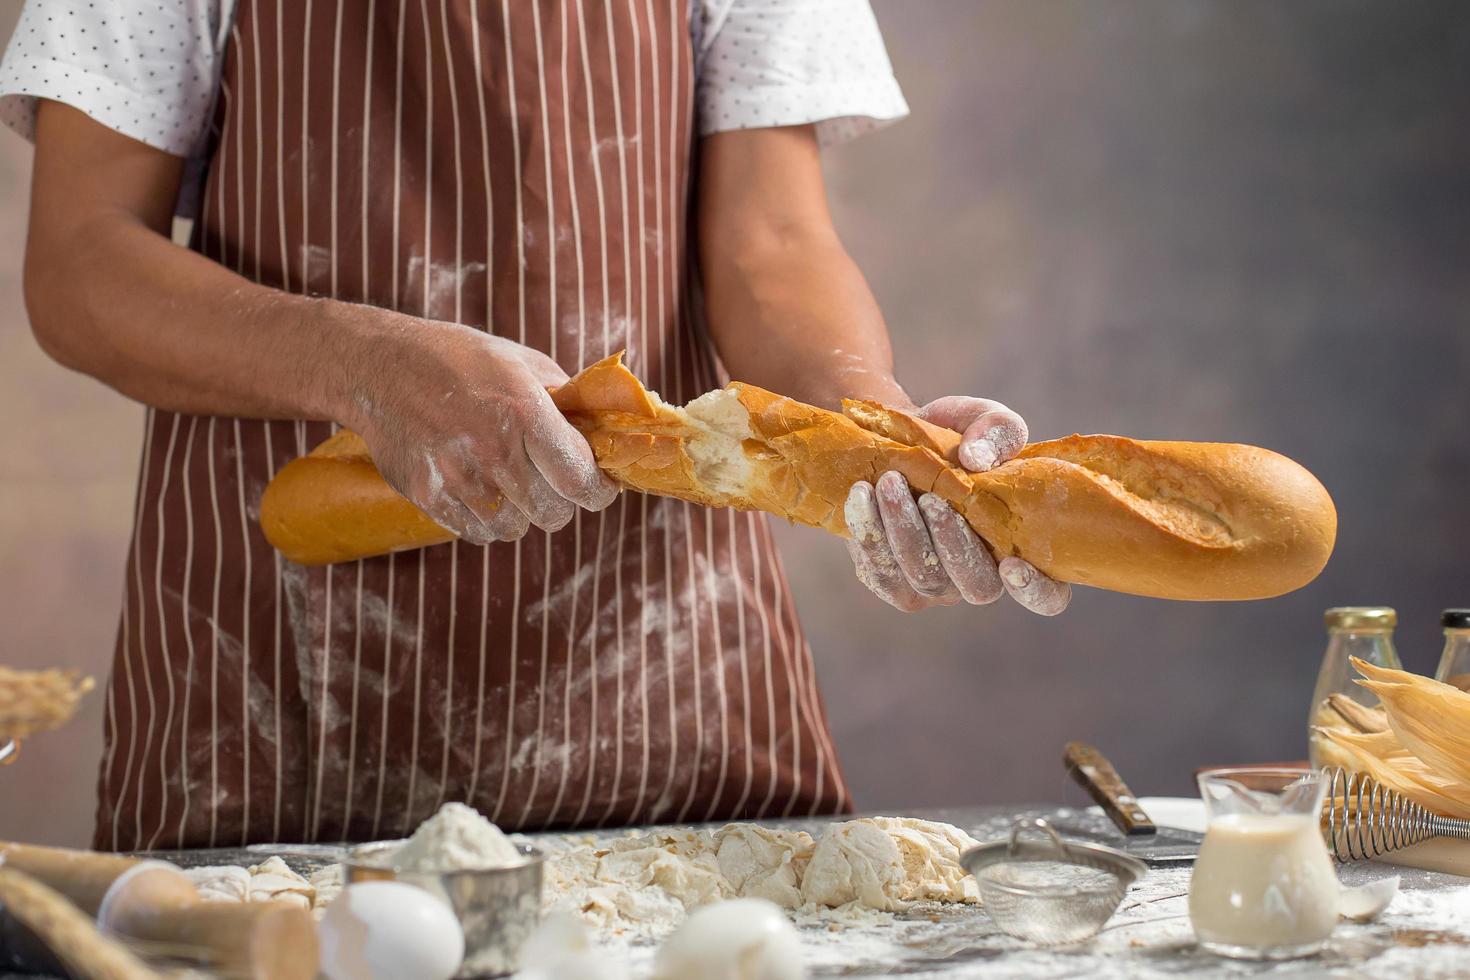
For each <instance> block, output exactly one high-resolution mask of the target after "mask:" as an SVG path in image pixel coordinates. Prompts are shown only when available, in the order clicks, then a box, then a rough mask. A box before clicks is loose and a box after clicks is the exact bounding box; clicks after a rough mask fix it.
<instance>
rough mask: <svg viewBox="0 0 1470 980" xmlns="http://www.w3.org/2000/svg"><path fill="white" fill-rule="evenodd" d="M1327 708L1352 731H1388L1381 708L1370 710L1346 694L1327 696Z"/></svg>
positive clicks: (1385, 715) (1386, 719)
mask: <svg viewBox="0 0 1470 980" xmlns="http://www.w3.org/2000/svg"><path fill="white" fill-rule="evenodd" d="M1327 707H1328V708H1329V709H1331V711H1333V712H1334V713H1335V714H1336V715H1337V716H1338V717H1339V718H1341V719H1342V720H1343V722H1344V723H1345V724H1346V725H1347V726H1348V727H1349V728H1352V729H1353V730H1354V731H1359V732H1386V731H1388V713H1387V712H1385V711H1384V710H1383V708H1381V707H1379V708H1370V707H1368V706H1367V705H1365V704H1360V703H1358V702H1357V701H1354V700H1353V699H1352V698H1350V697H1348V696H1347V695H1346V694H1329V695H1327ZM1333 727H1337V726H1333Z"/></svg>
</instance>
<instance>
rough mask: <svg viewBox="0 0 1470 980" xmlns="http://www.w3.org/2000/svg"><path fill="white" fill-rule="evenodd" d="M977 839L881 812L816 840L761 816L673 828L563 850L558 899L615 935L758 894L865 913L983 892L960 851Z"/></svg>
mask: <svg viewBox="0 0 1470 980" xmlns="http://www.w3.org/2000/svg"><path fill="white" fill-rule="evenodd" d="M975 843H976V841H975V840H974V839H973V838H971V837H970V836H969V835H968V834H966V833H965V832H964V831H962V830H960V829H959V828H957V827H953V826H950V825H949V824H942V823H935V822H932V821H926V820H911V819H907V818H883V817H878V818H869V819H861V820H851V821H848V822H846V823H839V824H834V825H832V826H830V827H828V828H826V830H824V831H823V833H822V835H821V836H820V837H819V838H817V839H815V840H814V839H813V838H812V836H811V835H810V834H806V833H803V832H801V831H791V830H777V829H772V828H766V827H760V826H757V825H755V824H749V823H736V824H729V825H727V826H725V827H722V828H720V829H719V830H715V831H708V830H663V831H656V832H654V833H651V834H645V835H643V836H639V837H628V838H624V839H621V840H616V841H613V842H612V843H610V844H607V845H605V846H601V847H599V846H595V845H590V844H583V845H573V846H569V847H565V848H559V849H556V850H554V851H553V852H552V853H551V854H549V855H548V857H547V863H546V903H547V906H548V907H549V908H551V909H556V910H564V911H571V912H575V913H577V914H579V915H580V916H581V917H582V918H583V920H584V921H587V922H588V923H590V924H592V925H595V926H598V927H599V928H602V929H605V930H608V931H611V932H613V933H632V934H661V933H664V932H666V931H668V930H669V929H671V928H673V927H674V926H676V925H678V924H679V923H680V922H682V921H683V919H684V918H685V917H686V916H687V915H688V913H689V912H691V911H693V910H694V909H696V908H698V907H700V906H703V905H708V904H709V903H711V902H715V901H719V900H720V899H725V898H736V897H755V898H764V899H767V900H769V901H771V902H774V903H775V904H777V905H778V906H780V907H781V908H784V909H787V910H790V911H794V912H797V913H798V916H799V917H800V918H803V919H816V920H828V921H833V922H843V921H844V920H852V919H863V918H866V917H867V916H868V914H869V913H872V912H873V911H874V910H877V911H897V910H900V909H903V908H905V907H907V906H908V905H909V904H910V903H911V902H914V901H940V902H971V903H974V902H978V901H979V893H978V890H977V889H976V888H975V886H974V883H973V881H971V880H969V879H968V878H967V877H966V873H965V871H964V869H963V868H961V867H960V865H959V853H960V851H962V850H964V849H965V848H967V847H972V846H974V845H975Z"/></svg>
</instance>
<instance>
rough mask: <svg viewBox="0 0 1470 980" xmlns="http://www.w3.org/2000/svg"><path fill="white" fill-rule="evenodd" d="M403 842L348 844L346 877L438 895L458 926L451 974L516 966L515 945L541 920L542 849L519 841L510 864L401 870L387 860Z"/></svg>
mask: <svg viewBox="0 0 1470 980" xmlns="http://www.w3.org/2000/svg"><path fill="white" fill-rule="evenodd" d="M405 843H406V841H401V840H397V841H381V842H378V843H374V844H363V845H361V846H358V847H353V848H349V849H348V850H347V852H346V854H345V855H344V856H343V858H342V864H343V866H344V868H345V869H346V872H347V873H346V878H347V883H348V884H355V883H356V882H360V881H402V882H406V883H408V884H411V885H417V886H418V887H419V888H422V889H424V890H425V891H428V892H430V893H432V894H434V895H436V896H438V897H439V898H440V899H442V900H443V901H444V903H445V904H447V905H448V906H449V907H450V908H451V909H453V910H454V915H455V918H457V919H458V920H459V924H460V927H461V928H463V929H464V962H463V963H461V964H460V968H459V971H458V972H457V973H455V976H456V977H497V976H504V975H506V974H509V973H514V972H515V971H516V970H518V969H520V966H521V951H522V949H523V948H524V946H525V944H526V941H527V940H528V939H530V938H531V934H532V933H533V932H535V931H536V927H537V926H538V925H540V923H541V882H542V877H543V866H544V864H545V857H544V855H542V854H541V852H540V851H538V850H536V849H535V848H533V847H527V846H522V847H518V848H517V850H519V851H520V852H521V855H522V857H523V858H524V859H525V860H524V861H523V862H522V863H521V864H515V865H511V866H510V867H505V868H479V869H468V870H445V871H405V870H401V869H399V868H395V867H394V866H393V853H394V852H395V851H397V850H398V849H399V848H400V847H402V846H403V845H404V844H405Z"/></svg>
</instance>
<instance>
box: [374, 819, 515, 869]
mask: <svg viewBox="0 0 1470 980" xmlns="http://www.w3.org/2000/svg"><path fill="white" fill-rule="evenodd" d="M392 862H393V865H394V866H395V867H397V868H399V869H401V870H404V871H460V870H466V869H470V868H508V867H514V866H515V865H517V864H523V863H525V857H524V856H523V855H522V854H521V852H520V851H518V850H516V846H515V845H514V844H512V843H511V842H510V838H508V837H506V836H505V834H504V833H502V832H501V830H500V828H499V827H497V826H495V825H494V824H493V823H491V822H490V821H489V820H487V819H485V818H484V817H482V816H480V814H479V812H478V811H477V810H475V809H474V808H473V807H469V806H465V805H464V804H463V803H446V804H444V805H443V806H442V807H440V808H439V812H438V813H436V814H434V815H433V816H432V817H430V818H429V819H427V820H425V821H424V822H423V823H421V824H419V828H418V830H415V831H414V832H413V836H412V837H410V838H409V839H408V842H407V843H406V844H404V845H403V846H402V847H400V848H398V849H397V850H396V851H394V852H393V856H392Z"/></svg>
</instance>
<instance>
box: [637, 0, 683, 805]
mask: <svg viewBox="0 0 1470 980" xmlns="http://www.w3.org/2000/svg"><path fill="white" fill-rule="evenodd" d="M645 13H646V14H647V18H648V55H649V57H648V60H649V63H650V64H651V65H652V69H653V90H654V99H653V172H654V185H655V187H656V188H659V189H661V188H662V187H663V158H662V156H660V154H661V152H662V142H663V126H662V123H661V119H660V117H661V115H662V113H661V112H660V110H659V103H660V101H661V98H660V94H659V78H660V76H661V73H660V71H659V58H660V57H662V55H663V52H662V50H661V49H660V48H659V46H658V26H657V24H656V23H655V21H654V18H653V8H652V6H649V7H647V8H646V9H645ZM673 23H675V24H677V23H678V21H677V20H675V21H673ZM677 33H678V32H677V31H673V30H671V31H670V32H669V34H670V36H674V35H676V34H677ZM677 62H678V58H677V54H676V55H675V57H674V59H673V60H672V61H671V62H670V64H669V70H668V74H669V89H670V92H671V94H673V93H677V92H678V88H679V76H678V63H677ZM674 101H675V100H674V99H673V98H672V97H671V98H670V103H671V104H672V103H673V102H674ZM673 127H674V117H673V114H672V113H671V114H670V117H669V145H670V146H672V145H673V142H674V132H673ZM673 176H674V169H673V159H672V154H671V155H670V163H669V178H670V182H672V180H673ZM654 216H655V217H654V227H655V228H656V232H655V233H656V234H657V236H658V252H657V257H658V280H657V281H658V292H657V296H658V324H659V332H660V336H661V337H663V336H666V335H667V334H668V333H670V332H672V333H674V334H676V335H677V333H678V330H677V325H676V329H675V330H673V331H669V330H668V325H669V324H668V320H667V316H668V315H669V313H670V312H671V311H669V310H668V309H667V300H666V298H665V285H666V282H665V277H664V266H665V265H666V264H667V262H668V260H669V258H670V257H671V255H672V253H673V251H674V236H673V234H672V229H671V228H669V227H666V226H665V225H664V205H663V194H662V192H661V190H659V191H657V192H656V193H655V194H654ZM672 217H673V215H672V213H671V214H670V218H671V219H672ZM670 224H672V220H671V221H670ZM668 281H669V282H672V281H673V279H672V272H671V273H670V277H669V280H668ZM673 312H674V313H675V315H677V302H676V304H675V311H673ZM671 360H672V359H671V357H670V352H669V351H668V350H665V349H664V345H663V343H662V340H661V341H660V345H659V362H658V363H659V370H658V390H659V391H661V392H668V391H669V378H670V375H671V372H670V370H669V364H670V362H671ZM672 374H673V376H677V375H678V363H677V361H674V370H673V372H672ZM656 506H658V507H659V508H660V511H659V513H660V515H661V516H662V529H663V552H664V554H663V571H664V602H663V608H664V624H663V628H664V632H663V637H664V641H663V648H664V684H665V688H666V691H667V694H666V696H667V698H668V706H667V708H668V716H669V751H668V762H667V763H665V770H664V785H663V786H662V787H661V788H660V790H659V794H658V805H659V808H660V812H662V808H663V807H664V806H667V801H668V799H669V793H670V792H671V790H672V787H673V784H674V769H675V766H676V765H677V762H678V756H679V715H678V702H679V698H678V688H677V677H678V675H677V673H676V671H675V669H674V635H675V634H674V528H673V517H674V514H673V511H674V507H673V505H672V504H671V503H670V502H669V501H667V500H663V501H660V502H659V503H658V504H657V505H656ZM645 591H646V589H645ZM645 601H646V596H645ZM645 741H646V736H645Z"/></svg>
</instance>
